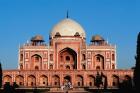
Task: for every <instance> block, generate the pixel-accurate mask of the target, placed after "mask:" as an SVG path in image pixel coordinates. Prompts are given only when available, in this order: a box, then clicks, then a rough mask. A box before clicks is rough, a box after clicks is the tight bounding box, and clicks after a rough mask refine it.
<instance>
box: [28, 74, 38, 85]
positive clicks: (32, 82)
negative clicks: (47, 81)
mask: <svg viewBox="0 0 140 93" xmlns="http://www.w3.org/2000/svg"><path fill="white" fill-rule="evenodd" d="M27 81H28V83H27V85H28V86H29V87H32V86H36V77H35V76H34V75H30V76H28V77H27Z"/></svg>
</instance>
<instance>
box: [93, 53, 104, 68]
mask: <svg viewBox="0 0 140 93" xmlns="http://www.w3.org/2000/svg"><path fill="white" fill-rule="evenodd" d="M94 59H95V61H94V62H95V64H96V67H95V68H96V69H104V67H105V66H104V56H103V55H101V54H97V55H95V56H94Z"/></svg>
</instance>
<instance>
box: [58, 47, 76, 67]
mask: <svg viewBox="0 0 140 93" xmlns="http://www.w3.org/2000/svg"><path fill="white" fill-rule="evenodd" d="M58 63H63V64H65V65H69V66H70V69H77V53H76V52H75V51H74V50H73V49H71V48H69V47H66V48H64V49H62V50H60V51H59V54H58ZM59 68H60V65H59Z"/></svg>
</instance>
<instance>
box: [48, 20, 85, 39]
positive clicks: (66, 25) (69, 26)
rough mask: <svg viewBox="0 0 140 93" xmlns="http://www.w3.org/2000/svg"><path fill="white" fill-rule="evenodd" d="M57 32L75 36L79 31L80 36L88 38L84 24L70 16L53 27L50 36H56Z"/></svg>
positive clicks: (62, 34)
mask: <svg viewBox="0 0 140 93" xmlns="http://www.w3.org/2000/svg"><path fill="white" fill-rule="evenodd" d="M56 33H57V34H58V33H59V34H60V35H61V36H74V35H75V34H76V33H78V34H79V35H80V37H83V38H86V35H85V31H84V29H83V28H82V26H81V25H80V24H79V23H77V22H76V21H74V20H72V19H70V18H66V19H64V20H62V21H60V22H59V23H58V24H56V25H55V26H54V27H53V29H52V31H51V33H50V36H51V37H55V35H56Z"/></svg>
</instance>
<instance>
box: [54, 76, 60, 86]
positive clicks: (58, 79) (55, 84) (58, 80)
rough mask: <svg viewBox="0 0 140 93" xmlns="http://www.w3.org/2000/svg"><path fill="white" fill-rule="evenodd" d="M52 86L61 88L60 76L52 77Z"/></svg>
mask: <svg viewBox="0 0 140 93" xmlns="http://www.w3.org/2000/svg"><path fill="white" fill-rule="evenodd" d="M52 86H60V77H59V76H58V75H54V76H53V77H52Z"/></svg>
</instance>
